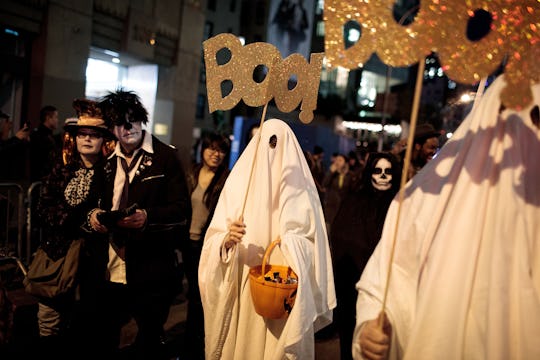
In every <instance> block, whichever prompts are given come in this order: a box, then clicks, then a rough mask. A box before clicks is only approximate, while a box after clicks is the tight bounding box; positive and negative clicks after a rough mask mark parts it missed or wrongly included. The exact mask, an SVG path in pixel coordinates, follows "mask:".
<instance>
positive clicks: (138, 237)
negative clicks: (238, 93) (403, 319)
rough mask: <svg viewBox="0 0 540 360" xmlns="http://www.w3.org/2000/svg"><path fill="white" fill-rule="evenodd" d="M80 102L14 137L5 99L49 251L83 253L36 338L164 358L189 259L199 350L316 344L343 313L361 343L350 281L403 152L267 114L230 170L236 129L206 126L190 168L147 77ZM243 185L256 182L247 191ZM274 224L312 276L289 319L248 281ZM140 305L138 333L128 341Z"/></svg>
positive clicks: (50, 345) (393, 186)
mask: <svg viewBox="0 0 540 360" xmlns="http://www.w3.org/2000/svg"><path fill="white" fill-rule="evenodd" d="M73 108H74V110H75V112H76V114H77V116H76V118H74V119H69V121H66V123H65V126H64V129H63V130H64V132H63V133H62V134H61V135H59V134H57V132H58V131H56V130H57V128H58V111H57V109H56V108H55V107H53V106H45V107H43V109H42V110H41V115H40V124H39V126H38V127H37V128H36V129H33V130H30V129H29V127H28V125H27V124H25V125H24V127H23V128H21V129H20V130H19V131H17V132H16V133H15V134H14V135H13V136H12V137H9V136H7V134H8V133H9V130H6V129H11V127H10V126H11V124H10V119H9V116H8V115H7V114H1V115H2V118H3V119H4V122H3V126H4V128H3V129H4V131H3V135H4V136H3V140H2V147H1V148H0V149H1V151H2V155H4V154H8V152H11V151H18V152H21V149H25V151H27V154H29V156H30V161H29V162H28V164H27V167H26V168H22V167H21V173H20V174H19V176H22V174H23V173H24V174H26V176H29V178H30V179H31V181H32V182H33V181H41V182H42V183H43V185H42V193H41V195H40V198H39V201H38V205H37V208H36V211H37V214H38V219H39V225H40V227H41V228H42V231H43V233H42V237H41V239H42V241H41V243H40V244H39V248H40V249H42V250H43V251H45V252H46V253H47V256H48V257H49V258H50V259H52V260H53V261H56V260H58V259H60V258H62V257H63V256H66V254H67V252H68V251H70V249H73V247H75V246H76V247H77V249H78V250H77V251H79V254H80V255H79V265H78V269H77V281H76V283H75V285H74V286H73V287H72V288H70V289H69V291H67V292H65V293H62V294H61V295H58V296H56V295H55V296H51V297H47V296H40V297H39V307H38V313H37V322H38V326H39V335H40V351H42V352H43V353H44V354H49V355H51V356H52V355H54V356H60V357H62V356H64V357H69V356H73V354H74V353H76V354H77V357H78V358H84V357H88V358H91V357H94V356H120V355H122V356H127V357H128V358H144V359H147V358H152V359H159V358H166V353H165V350H164V349H165V348H164V346H163V343H164V332H163V325H164V323H165V321H166V320H167V317H168V314H169V309H170V307H171V305H172V303H173V300H174V298H175V296H176V295H178V292H179V289H181V287H182V285H181V283H182V282H183V279H182V277H183V276H184V274H183V271H185V277H186V280H187V283H188V291H187V300H188V306H187V321H186V327H187V330H186V341H185V353H186V354H187V355H186V356H187V357H188V358H190V359H204V358H205V357H206V358H209V357H213V356H216V354H219V355H220V356H222V357H223V358H234V354H237V353H240V352H241V353H243V354H245V356H246V357H252V356H253V357H252V358H259V357H260V356H262V355H261V354H262V353H264V358H269V359H270V358H282V357H283V356H286V355H287V354H299V353H303V354H304V355H305V356H307V357H312V356H313V351H314V347H313V342H314V337H315V334H316V333H317V332H318V331H319V330H321V329H323V328H324V327H325V326H327V325H329V324H331V323H332V318H333V321H334V327H333V328H335V329H336V331H337V332H338V333H339V336H340V339H341V358H342V359H349V358H351V350H350V349H351V347H350V344H351V342H352V334H353V330H354V310H355V309H354V298H355V295H354V293H355V291H356V290H355V287H354V285H355V282H356V281H357V280H358V278H359V276H360V274H361V272H362V269H363V267H364V266H365V264H366V262H367V259H368V258H369V256H370V255H371V253H372V252H373V249H374V248H375V246H376V244H377V241H378V238H379V237H380V234H381V231H382V225H383V223H384V218H385V214H386V210H387V209H388V206H389V204H390V201H391V200H392V198H393V197H394V195H395V194H396V192H397V188H398V187H399V179H400V176H401V166H402V164H400V160H401V159H400V158H399V156H394V155H393V154H392V153H391V152H388V153H369V154H368V153H365V152H362V153H361V154H357V153H356V152H354V151H353V152H350V153H349V154H347V155H344V154H339V153H335V154H333V156H332V163H331V165H330V166H329V167H325V165H324V162H323V160H324V150H323V149H322V148H321V147H320V146H316V147H315V149H314V151H313V153H309V152H306V151H304V150H302V149H301V148H300V146H299V145H298V142H297V140H296V138H295V136H294V134H293V132H292V130H291V129H290V128H289V127H288V126H287V125H286V124H285V123H284V122H282V121H279V120H268V121H266V122H265V124H264V126H263V128H262V129H261V128H259V127H257V128H256V129H254V132H253V134H252V135H251V136H250V140H249V143H248V145H247V148H246V150H245V151H244V152H243V153H242V156H241V157H240V159H239V160H238V162H237V164H236V165H235V168H234V169H233V171H232V172H231V173H230V171H229V169H228V157H229V154H230V142H229V139H228V137H226V136H223V135H220V134H217V133H207V134H203V136H202V138H201V141H200V154H199V158H200V162H195V161H194V162H193V165H192V166H191V167H190V168H188V169H187V171H186V170H184V168H183V166H182V164H181V162H180V161H179V157H178V156H177V154H176V150H175V149H174V148H173V147H171V146H169V145H166V144H164V143H162V142H161V141H159V140H158V139H157V138H156V137H154V136H153V135H151V133H149V132H148V131H146V130H145V128H144V125H145V124H146V123H147V121H148V114H147V111H146V109H145V108H144V106H143V104H142V103H141V101H140V99H139V98H138V96H137V95H136V94H135V93H133V92H130V91H124V90H118V91H116V92H111V93H109V94H108V95H106V96H104V97H103V98H102V99H100V100H99V101H92V100H88V99H76V100H75V101H74V102H73ZM429 130H430V131H431V129H429ZM427 135H429V137H430V140H429V141H428V142H432V141H434V140H432V139H431V138H435V140H436V135H437V133H436V132H435V131H431V132H429V134H427V133H426V132H425V131H424V132H422V131H420V136H421V137H422V142H420V141H419V149H418V153H419V154H420V153H422V151H420V150H421V146H422V144H423V143H425V142H426V141H425V139H424V138H425V137H426V136H427ZM415 146H416V145H415ZM23 153H24V151H23ZM395 153H396V155H399V154H398V153H397V152H395ZM285 154H287V156H285ZM293 154H296V156H292V155H293ZM253 158H255V159H256V161H255V162H254V160H253ZM425 159H428V157H427V156H426V157H425ZM426 161H427V160H425V161H424V162H423V164H425V162H426ZM252 166H256V171H254V172H253V174H254V178H251V177H250V176H249V177H248V176H247V175H248V174H249V173H250V170H249V169H250V167H252ZM417 170H418V169H417ZM3 180H7V178H6V179H3ZM250 181H251V182H250ZM240 189H249V194H247V195H246V198H244V197H243V195H240V194H239V190H240ZM299 189H301V191H299ZM246 191H247V190H246ZM261 194H264V195H261ZM242 201H244V202H242ZM246 201H247V203H246ZM299 209H303V210H302V211H300V212H299ZM248 229H255V230H256V231H255V232H250V231H249V230H248ZM276 238H279V239H280V241H281V245H280V250H279V251H278V254H277V255H276V257H277V258H278V259H279V260H278V261H281V262H284V263H287V264H290V265H291V266H293V267H294V268H295V269H296V270H297V272H298V275H299V279H300V281H299V284H298V285H299V291H298V297H297V299H296V302H295V308H296V309H297V310H296V311H295V312H294V313H292V314H291V317H290V318H289V319H287V320H286V321H285V320H284V319H281V320H276V321H270V320H268V319H266V320H265V319H263V318H261V317H260V316H258V315H256V313H255V311H254V309H253V305H252V304H251V301H250V300H249V298H250V296H251V295H250V292H249V289H247V288H246V287H245V284H246V282H247V279H248V274H249V269H250V268H251V267H252V266H254V265H256V264H257V263H260V261H261V257H262V254H263V253H264V251H265V249H266V248H267V247H268V246H269V244H270V243H271V242H272V241H273V240H275V239H276ZM79 248H80V249H79ZM351 250H354V251H351ZM179 251H180V252H181V254H182V259H183V264H181V263H179V258H178V256H177V253H178V252H179ZM180 268H181V269H182V271H180V270H179V269H180ZM230 276H233V277H234V279H235V280H234V281H232V282H231V281H230ZM227 279H228V280H227ZM334 284H335V285H334ZM334 288H335V290H334ZM334 291H335V292H334ZM336 298H337V303H336ZM336 305H337V308H336ZM231 314H234V317H233V318H232V319H231ZM132 319H134V320H135V322H136V325H137V336H136V339H135V342H134V344H132V345H131V346H129V347H128V350H126V349H120V347H119V346H120V341H121V339H120V336H121V329H122V327H123V326H124V325H125V324H126V323H127V322H128V321H130V320H132ZM307 319H311V321H308V323H307V325H306V323H305V322H306V320H307ZM247 324H249V326H248V325H247ZM253 334H258V335H257V341H254V340H253V336H252V335H253ZM248 338H249V340H247V339H248ZM310 354H311V355H310Z"/></svg>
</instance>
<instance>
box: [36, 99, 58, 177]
mask: <svg viewBox="0 0 540 360" xmlns="http://www.w3.org/2000/svg"><path fill="white" fill-rule="evenodd" d="M57 127H58V110H57V109H56V108H55V107H54V106H52V105H47V106H44V107H43V108H42V109H41V111H40V112H39V125H38V127H37V128H35V129H34V130H32V133H31V134H30V140H31V141H30V181H31V182H34V181H41V180H43V178H44V177H45V176H47V175H49V173H50V172H51V170H52V168H53V166H54V164H55V163H56V162H57V161H58V159H59V157H60V152H61V149H62V140H61V138H60V136H59V135H58V134H54V132H55V131H56V129H57Z"/></svg>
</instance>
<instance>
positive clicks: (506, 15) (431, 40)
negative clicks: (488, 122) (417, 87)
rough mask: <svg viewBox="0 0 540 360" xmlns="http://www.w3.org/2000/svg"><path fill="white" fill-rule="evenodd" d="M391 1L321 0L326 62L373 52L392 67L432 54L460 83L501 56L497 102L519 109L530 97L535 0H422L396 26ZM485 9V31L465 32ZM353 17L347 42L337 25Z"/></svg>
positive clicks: (538, 31) (539, 4)
mask: <svg viewBox="0 0 540 360" xmlns="http://www.w3.org/2000/svg"><path fill="white" fill-rule="evenodd" d="M394 3H395V0H375V1H369V0H351V1H343V0H326V1H325V9H324V21H325V29H326V35H325V48H326V49H325V55H326V58H327V60H328V64H329V66H338V65H339V66H343V67H346V68H349V69H352V68H356V67H358V66H363V64H364V63H365V62H366V61H367V60H368V59H369V57H370V56H371V54H373V53H377V55H378V56H379V58H380V59H381V60H382V61H383V62H385V63H386V64H388V65H390V66H408V65H412V64H414V63H417V62H418V61H423V60H424V58H425V56H426V55H428V54H429V53H430V52H431V51H434V52H436V53H437V54H438V57H439V60H440V62H441V65H442V68H443V70H444V72H445V74H446V75H447V76H448V77H449V78H451V79H453V80H455V81H457V82H461V83H471V84H472V83H476V82H478V81H479V80H480V79H481V78H483V77H485V76H487V75H489V74H491V73H493V72H494V71H495V70H496V69H497V67H498V66H499V65H500V64H501V62H502V61H503V60H504V59H505V58H506V67H505V80H506V83H507V85H506V88H505V89H504V90H503V92H502V93H501V100H502V102H503V103H504V104H505V105H506V106H507V107H510V108H521V107H524V106H527V105H528V104H529V103H530V102H531V101H532V92H531V89H530V85H532V84H535V83H539V82H540V66H538V59H540V0H426V1H420V7H419V9H418V13H417V14H416V16H415V18H414V21H413V22H412V23H411V24H409V25H407V26H402V25H400V24H399V23H398V22H397V21H396V20H395V19H394V17H393V14H392V9H393V6H394ZM477 10H483V11H486V12H487V13H489V15H490V16H491V20H492V21H491V26H490V29H489V32H488V34H487V35H486V36H484V37H483V38H481V39H480V40H478V41H471V40H469V39H468V37H467V35H466V34H467V25H468V22H469V20H470V19H471V18H473V17H474V16H475V11H477ZM350 21H355V22H357V23H358V24H360V26H361V37H360V39H359V40H358V41H357V42H356V44H354V45H353V46H351V47H349V48H348V49H345V47H344V41H343V27H344V25H345V24H347V22H350Z"/></svg>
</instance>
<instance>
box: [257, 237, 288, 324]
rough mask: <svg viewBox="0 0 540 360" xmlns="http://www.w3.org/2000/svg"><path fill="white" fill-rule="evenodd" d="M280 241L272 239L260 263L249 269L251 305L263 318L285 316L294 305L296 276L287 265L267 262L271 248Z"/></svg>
mask: <svg viewBox="0 0 540 360" xmlns="http://www.w3.org/2000/svg"><path fill="white" fill-rule="evenodd" d="M280 243H281V239H279V238H277V239H276V240H274V241H273V242H272V243H271V244H270V245H269V246H268V248H267V249H266V251H265V253H264V256H263V261H262V265H257V266H253V267H252V268H250V269H249V287H250V289H251V298H252V300H253V306H254V307H255V311H256V312H257V314H259V315H261V316H262V317H263V318H265V319H283V318H286V317H287V316H288V315H289V313H290V312H291V310H292V308H293V306H294V301H295V299H296V292H297V290H298V276H297V275H296V273H295V272H294V271H293V270H292V269H291V268H290V267H289V266H283V265H269V264H268V258H269V257H270V254H271V253H272V250H274V248H275V247H276V246H277V245H279V244H280Z"/></svg>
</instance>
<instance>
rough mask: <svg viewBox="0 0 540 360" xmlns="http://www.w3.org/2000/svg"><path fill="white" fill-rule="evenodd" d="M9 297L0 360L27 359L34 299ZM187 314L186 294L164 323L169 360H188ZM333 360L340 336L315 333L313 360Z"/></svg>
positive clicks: (124, 341) (132, 327) (20, 294)
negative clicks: (8, 339)
mask: <svg viewBox="0 0 540 360" xmlns="http://www.w3.org/2000/svg"><path fill="white" fill-rule="evenodd" d="M184 288H187V286H185V287H184ZM8 297H9V298H10V300H11V302H12V304H13V306H14V310H15V311H14V319H13V325H14V326H13V329H12V332H13V334H12V340H15V341H13V342H12V343H11V344H10V346H9V347H7V348H6V347H3V346H2V345H1V344H2V342H1V341H0V359H2V360H4V359H5V360H7V359H22V358H28V357H26V356H25V355H23V356H22V357H21V356H20V355H22V354H27V352H28V351H29V349H31V348H34V347H35V345H36V344H37V342H38V330H37V314H36V312H37V299H35V298H33V297H32V296H29V295H28V294H27V293H26V292H25V291H24V289H22V288H18V289H14V290H10V291H8ZM186 313H187V301H186V300H185V294H180V295H179V296H178V297H177V298H176V300H175V302H174V303H173V305H172V306H171V309H170V312H169V318H168V319H167V322H166V323H165V340H166V349H167V353H168V354H169V356H170V360H188V357H187V356H186V355H185V346H184V335H185V332H186V328H185V323H186ZM0 320H1V319H0ZM328 330H330V331H328ZM136 334H137V325H136V324H135V322H134V321H131V322H130V323H128V324H127V325H125V326H124V328H123V329H122V337H121V345H120V347H121V348H122V347H124V348H126V349H129V344H131V343H132V342H133V341H134V339H135V336H136ZM0 340H1V338H0ZM128 354H129V353H128V352H126V354H125V356H121V357H122V358H124V357H125V358H129V355H128ZM11 355H13V356H11ZM33 357H34V356H31V357H29V358H33ZM336 359H339V337H338V336H337V335H336V334H335V332H334V331H333V330H332V329H331V328H325V329H323V330H322V331H321V332H319V333H318V334H317V336H316V339H315V360H336Z"/></svg>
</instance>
